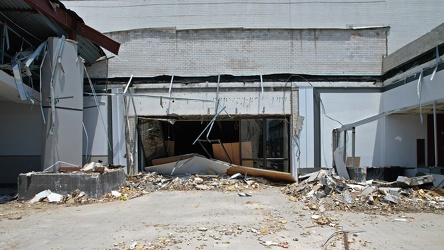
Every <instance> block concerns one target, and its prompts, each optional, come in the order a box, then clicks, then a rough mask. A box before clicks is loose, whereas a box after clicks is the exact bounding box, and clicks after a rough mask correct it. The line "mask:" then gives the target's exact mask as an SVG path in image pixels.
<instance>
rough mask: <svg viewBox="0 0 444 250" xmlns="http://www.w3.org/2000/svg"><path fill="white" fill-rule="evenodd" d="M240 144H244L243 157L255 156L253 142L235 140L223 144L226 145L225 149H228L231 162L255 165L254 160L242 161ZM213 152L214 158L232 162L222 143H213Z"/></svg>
mask: <svg viewBox="0 0 444 250" xmlns="http://www.w3.org/2000/svg"><path fill="white" fill-rule="evenodd" d="M240 145H242V155H243V157H242V158H252V157H253V153H252V147H251V142H242V143H239V142H233V143H223V146H224V147H225V150H226V151H227V154H228V156H229V157H230V159H231V162H232V163H233V164H236V165H242V163H243V164H245V163H246V164H249V166H253V162H252V161H247V162H246V161H243V162H242V163H241V156H240V153H241V152H240ZM212 146H213V154H214V158H215V159H218V160H221V161H226V162H230V159H228V157H227V154H225V152H224V149H223V148H222V145H220V144H217V143H216V144H213V145H212Z"/></svg>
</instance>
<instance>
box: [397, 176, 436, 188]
mask: <svg viewBox="0 0 444 250" xmlns="http://www.w3.org/2000/svg"><path fill="white" fill-rule="evenodd" d="M434 181H435V178H433V175H424V176H417V177H412V178H409V177H406V176H398V178H397V179H396V182H397V183H398V184H399V185H401V186H410V187H413V186H419V185H423V184H427V183H433V182H434Z"/></svg>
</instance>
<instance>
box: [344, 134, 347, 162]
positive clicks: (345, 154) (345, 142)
mask: <svg viewBox="0 0 444 250" xmlns="http://www.w3.org/2000/svg"><path fill="white" fill-rule="evenodd" d="M343 154H344V156H343V157H344V162H346V160H347V130H344V152H343Z"/></svg>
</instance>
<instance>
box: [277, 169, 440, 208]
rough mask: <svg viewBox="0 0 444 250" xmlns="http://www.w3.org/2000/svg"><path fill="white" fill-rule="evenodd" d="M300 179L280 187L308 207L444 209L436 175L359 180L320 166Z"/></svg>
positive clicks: (291, 198)
mask: <svg viewBox="0 0 444 250" xmlns="http://www.w3.org/2000/svg"><path fill="white" fill-rule="evenodd" d="M300 179H303V180H302V181H300V182H299V183H294V184H289V185H287V186H285V187H283V188H282V189H281V191H282V192H283V193H284V194H287V195H289V197H290V200H292V201H302V202H305V203H306V206H304V209H306V210H322V211H321V212H323V211H326V210H330V211H333V210H342V211H347V210H348V211H362V212H368V213H374V214H389V213H395V212H439V213H440V212H443V211H444V190H443V189H439V188H435V187H433V184H432V183H433V181H434V179H433V176H431V175H426V176H419V177H413V178H408V177H405V176H400V177H398V179H397V181H394V182H385V181H380V180H368V181H366V182H356V181H353V180H350V179H345V178H343V177H340V176H338V175H336V174H335V173H334V170H333V169H331V170H320V171H317V172H314V173H311V174H308V175H305V176H301V177H300Z"/></svg>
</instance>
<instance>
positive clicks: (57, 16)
mask: <svg viewBox="0 0 444 250" xmlns="http://www.w3.org/2000/svg"><path fill="white" fill-rule="evenodd" d="M25 1H26V2H27V3H28V4H30V5H31V6H32V7H34V8H36V9H37V10H38V11H40V12H41V13H42V14H44V15H45V16H47V17H48V18H50V19H52V20H54V21H55V22H57V23H58V24H59V25H61V26H62V27H63V28H65V29H66V30H67V31H68V32H69V33H70V36H71V37H70V38H71V39H74V40H75V35H76V34H79V35H81V36H84V37H85V38H88V39H89V40H91V41H93V42H94V43H96V44H97V45H99V46H102V47H103V48H105V49H107V50H109V51H110V52H112V53H114V54H116V55H117V54H118V53H119V48H120V44H119V43H118V42H116V41H114V40H112V39H111V38H109V37H107V36H105V35H104V34H102V33H100V32H99V31H97V30H95V29H93V28H91V27H89V26H88V25H86V24H84V23H83V22H81V21H80V20H78V19H76V18H75V17H73V16H71V15H70V14H69V13H67V12H66V11H64V10H63V9H61V8H60V7H58V6H57V5H54V6H53V5H51V4H50V2H49V1H41V0H25Z"/></svg>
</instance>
